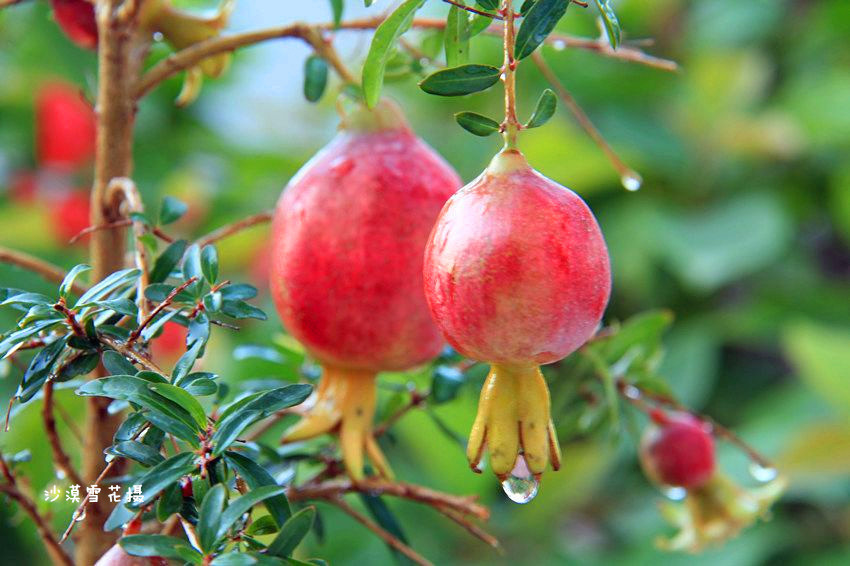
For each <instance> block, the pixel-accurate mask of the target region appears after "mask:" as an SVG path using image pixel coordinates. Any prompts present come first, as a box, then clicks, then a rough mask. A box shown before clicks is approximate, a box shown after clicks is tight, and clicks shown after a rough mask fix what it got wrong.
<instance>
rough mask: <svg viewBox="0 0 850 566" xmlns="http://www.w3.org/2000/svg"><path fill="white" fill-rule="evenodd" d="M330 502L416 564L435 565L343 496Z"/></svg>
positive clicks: (422, 565)
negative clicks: (346, 500)
mask: <svg viewBox="0 0 850 566" xmlns="http://www.w3.org/2000/svg"><path fill="white" fill-rule="evenodd" d="M328 502H329V503H333V504H334V505H336V506H337V507H339V508H340V509H342V510H343V511H344V512H345V513H347V514H348V515H349V516H351V518H353V519H354V520H355V521H357V522H358V523H360V524H361V525H363V526H364V527H366V528H367V529H369V530H370V531H372V532H373V533H375V534H376V535H377V536H378V538H380V539H381V540H383V541H384V542H385V543H387V544H388V545H389V546H391V547H392V548H394V549H396V550H397V551H399V552H401V553H402V554H404V555H405V556H407V557H408V558H410V559H411V560H413V562H415V563H416V564H419V565H420V566H433V564H432V563H431V562H430V561H428V560H427V559H426V558H425V557H424V556H422V555H421V554H419V553H418V552H416V551H415V550H413V549H412V548H410V547H409V546H407V545H406V544H404V543H403V542H401V541H400V540H399V539H398V538H397V537H396V536H395V535H393V534H392V533H390V532H389V531H387V530H386V529H384V528H382V527H381V526H380V525H378V524H377V523H376V522H374V521H373V520H372V519H370V518H369V517H367V516H366V515H364V514H363V513H361V512H360V511H358V510H356V509H355V508H354V507H352V506H351V505H349V504H348V503H346V502H345V501H344V500H343V499H342V498H341V497H336V498H333V499H328Z"/></svg>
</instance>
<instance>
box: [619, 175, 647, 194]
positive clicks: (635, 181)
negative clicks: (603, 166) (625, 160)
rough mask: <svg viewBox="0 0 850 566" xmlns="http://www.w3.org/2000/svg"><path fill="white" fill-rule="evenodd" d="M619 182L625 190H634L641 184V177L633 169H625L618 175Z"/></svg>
mask: <svg viewBox="0 0 850 566" xmlns="http://www.w3.org/2000/svg"><path fill="white" fill-rule="evenodd" d="M620 182H621V183H622V184H623V188H625V189H626V190H627V191H632V192H634V191H636V190H638V189H640V187H641V185H643V178H642V177H641V176H640V175H638V174H637V173H636V172H634V171H627V172H626V173H624V174H623V176H622V177H620Z"/></svg>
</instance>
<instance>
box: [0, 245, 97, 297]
mask: <svg viewBox="0 0 850 566" xmlns="http://www.w3.org/2000/svg"><path fill="white" fill-rule="evenodd" d="M0 262H3V263H8V264H10V265H16V266H18V267H20V268H22V269H26V270H27V271H32V272H33V273H36V274H38V275H41V277H42V278H44V279H45V280H47V281H49V282H51V283H56V284H57V285H58V284H59V283H62V280H63V279H65V275H67V272H66V271H65V270H64V269H62V268H61V267H58V266H56V265H53V264H52V263H49V262H46V261H44V260H42V259H39V258H37V257H35V256H32V255H30V254H28V253H25V252H20V251H17V250H13V249H10V248H6V247H3V246H0ZM73 291H74V293H76V294H77V295H82V294H83V293H85V292H86V286H85V285H83V284H82V283H79V282H76V281H75V282H74V287H73Z"/></svg>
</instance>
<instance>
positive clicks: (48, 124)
mask: <svg viewBox="0 0 850 566" xmlns="http://www.w3.org/2000/svg"><path fill="white" fill-rule="evenodd" d="M35 112H36V154H37V157H38V161H39V163H40V164H41V166H43V167H49V168H52V169H56V170H61V171H74V170H76V169H78V168H80V167H81V166H83V165H86V164H87V163H88V162H89V161H90V160H91V159H92V157H94V150H95V140H96V132H95V128H96V123H95V115H94V111H93V110H92V108H91V106H90V105H89V104H88V102H86V101H85V100H84V99H83V97H82V95H81V94H80V92H79V90H78V89H77V88H76V87H75V86H73V85H69V84H66V83H60V82H53V83H49V84H46V85H44V86H43V87H42V88H41V89H40V90H39V92H38V95H37V97H36V111H35Z"/></svg>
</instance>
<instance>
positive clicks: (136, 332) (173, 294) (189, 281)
mask: <svg viewBox="0 0 850 566" xmlns="http://www.w3.org/2000/svg"><path fill="white" fill-rule="evenodd" d="M197 280H198V278H197V277H190V278H189V279H187V280H186V281H184V282H183V283H181V284H180V285H179V286H177V287H175V288H174V289H172V290H171V292H170V293H168V295H166V297H165V299H163V301H162V302H161V303H159V304H158V305H157V306H156V308H154V309H153V310H152V311H151V312H150V314H149V315H148V316H147V317H145V319H144V320H142V322H141V323H139V326H138V328H136V329H135V330H134V331H133V332H131V333H130V337H129V338H127V342H125V343H124V347H125V348H131V347H132V346H133V344H134V343H135V342H136V340H138V339H139V336H141V335H142V331H143V330H144V329H145V328H146V327H147V326H148V325H149V324H150V323H151V322H153V319H154V318H156V315H158V314H159V313H161V312H162V311H163V309H165V308H166V307H168V306H170V305H171V303H172V301H174V297H176V296H177V295H179V294H180V292H181V291H183V290H185V289H186V287H188V286H189V285H191V284H192V283H194V282H195V281H197Z"/></svg>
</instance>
